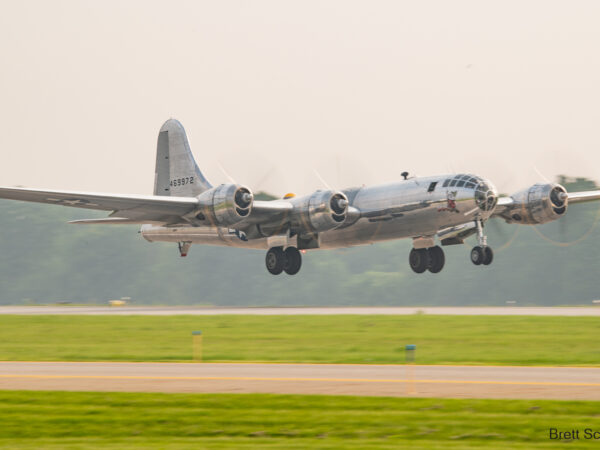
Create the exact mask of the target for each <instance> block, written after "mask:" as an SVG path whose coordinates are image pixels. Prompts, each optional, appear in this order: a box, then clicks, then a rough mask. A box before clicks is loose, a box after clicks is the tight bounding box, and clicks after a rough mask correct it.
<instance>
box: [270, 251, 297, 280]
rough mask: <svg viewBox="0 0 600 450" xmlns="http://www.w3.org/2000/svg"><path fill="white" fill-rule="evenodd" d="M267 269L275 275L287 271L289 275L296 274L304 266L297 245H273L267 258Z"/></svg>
mask: <svg viewBox="0 0 600 450" xmlns="http://www.w3.org/2000/svg"><path fill="white" fill-rule="evenodd" d="M265 264H266V265H267V270H268V271H269V273H272V274H273V275H279V274H280V273H281V272H285V273H287V274H288V275H296V274H297V273H298V272H299V271H300V267H301V266H302V256H301V255H300V251H299V250H298V249H297V248H296V247H288V248H286V249H285V250H284V249H283V247H272V248H270V249H269V251H268V252H267V256H266V258H265Z"/></svg>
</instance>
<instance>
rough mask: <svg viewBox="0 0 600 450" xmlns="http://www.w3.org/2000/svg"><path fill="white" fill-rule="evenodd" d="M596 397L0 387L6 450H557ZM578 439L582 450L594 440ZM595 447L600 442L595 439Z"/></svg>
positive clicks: (593, 412) (583, 421)
mask: <svg viewBox="0 0 600 450" xmlns="http://www.w3.org/2000/svg"><path fill="white" fill-rule="evenodd" d="M599 410H600V402H563V401H537V400H535V401H524V400H518V401H517V400H449V399H398V398H374V397H349V396H348V397H344V396H301V395H266V394H137V393H136V394H133V393H96V392H36V391H0V423H1V424H2V426H0V446H4V447H10V448H29V447H30V448H52V447H55V448H99V447H108V448H344V447H350V446H351V447H352V448H404V447H406V446H408V444H410V445H411V447H413V448H414V447H416V448H441V447H442V446H443V447H450V448H464V447H473V448H481V447H484V446H485V447H491V448H519V447H521V448H551V447H555V446H556V445H557V443H556V442H552V441H550V440H549V429H550V428H551V427H557V428H559V429H561V430H566V429H580V430H584V429H586V428H589V429H593V430H596V431H598V430H600V418H599V417H598V411H599ZM581 437H582V439H581V440H580V441H578V442H577V441H575V442H572V443H571V445H570V447H578V446H580V445H585V444H588V445H589V444H590V443H591V444H594V442H593V441H592V442H590V441H585V440H584V439H583V431H582V432H581ZM596 444H597V442H596Z"/></svg>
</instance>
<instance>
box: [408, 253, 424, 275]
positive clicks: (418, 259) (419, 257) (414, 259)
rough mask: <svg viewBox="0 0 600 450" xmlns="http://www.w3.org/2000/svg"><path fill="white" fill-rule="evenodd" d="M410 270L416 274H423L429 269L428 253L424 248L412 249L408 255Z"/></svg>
mask: <svg viewBox="0 0 600 450" xmlns="http://www.w3.org/2000/svg"><path fill="white" fill-rule="evenodd" d="M408 263H409V264H410V268H411V269H412V270H413V271H414V272H416V273H423V272H425V271H426V270H427V268H428V267H429V253H428V252H427V249H426V248H419V249H416V248H413V249H412V250H411V251H410V254H409V255H408Z"/></svg>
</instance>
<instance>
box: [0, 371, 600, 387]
mask: <svg viewBox="0 0 600 450" xmlns="http://www.w3.org/2000/svg"><path fill="white" fill-rule="evenodd" d="M0 378H37V379H101V380H171V381H294V382H297V381H308V382H310V381H320V382H323V381H324V382H332V383H425V384H497V385H509V386H589V387H600V383H576V382H560V381H484V380H403V379H377V378H375V379H369V378H294V377H191V376H190V377H177V376H151V375H149V376H144V375H28V374H14V375H13V374H10V375H9V374H0Z"/></svg>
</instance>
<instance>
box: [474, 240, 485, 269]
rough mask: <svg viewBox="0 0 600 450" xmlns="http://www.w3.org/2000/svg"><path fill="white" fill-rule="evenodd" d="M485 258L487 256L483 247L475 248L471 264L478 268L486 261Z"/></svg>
mask: <svg viewBox="0 0 600 450" xmlns="http://www.w3.org/2000/svg"><path fill="white" fill-rule="evenodd" d="M484 258H485V254H484V252H483V247H480V246H479V245H477V246H475V247H473V249H472V250H471V262H472V263H473V264H475V265H476V266H478V265H480V264H481V263H482V262H483V261H484Z"/></svg>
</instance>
